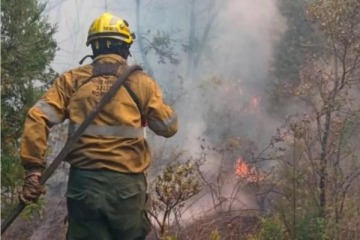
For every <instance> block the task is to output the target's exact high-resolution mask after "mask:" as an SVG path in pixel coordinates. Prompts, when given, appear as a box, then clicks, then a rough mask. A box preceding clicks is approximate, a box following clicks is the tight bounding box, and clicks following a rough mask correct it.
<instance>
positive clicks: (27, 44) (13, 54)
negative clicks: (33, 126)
mask: <svg viewBox="0 0 360 240" xmlns="http://www.w3.org/2000/svg"><path fill="white" fill-rule="evenodd" d="M45 6H46V4H44V3H39V1H37V0H21V1H20V0H3V1H1V24H2V25H1V58H2V61H1V140H2V144H1V182H2V184H1V200H2V203H3V204H2V210H4V209H5V206H8V204H13V203H14V201H15V200H16V198H17V196H16V195H17V190H18V187H19V185H21V184H22V167H21V165H20V159H19V154H18V151H19V140H20V138H21V134H22V128H23V123H24V119H25V115H26V113H27V111H28V109H29V108H30V107H31V106H32V105H33V104H34V103H35V101H36V100H37V99H38V98H39V96H40V94H41V93H42V91H43V89H44V88H46V87H47V86H48V84H49V83H50V81H51V80H52V79H53V78H54V76H55V72H54V71H53V69H52V68H51V67H50V66H49V64H50V62H51V61H52V60H53V58H54V55H55V52H56V50H57V44H56V42H55V40H54V38H53V35H54V33H55V30H56V27H55V26H53V25H51V24H50V23H49V21H48V19H47V18H46V17H45V16H44V15H43V12H44V9H45ZM2 213H3V214H6V211H2Z"/></svg>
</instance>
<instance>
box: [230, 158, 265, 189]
mask: <svg viewBox="0 0 360 240" xmlns="http://www.w3.org/2000/svg"><path fill="white" fill-rule="evenodd" d="M235 174H236V175H237V176H239V177H241V178H244V179H246V180H247V181H248V182H252V183H254V182H259V181H261V180H263V177H262V176H260V174H259V173H258V171H257V169H256V168H255V167H251V168H250V167H249V165H248V164H247V163H246V162H245V161H244V160H243V158H242V157H239V158H238V160H237V162H236V166H235Z"/></svg>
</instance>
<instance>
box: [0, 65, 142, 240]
mask: <svg viewBox="0 0 360 240" xmlns="http://www.w3.org/2000/svg"><path fill="white" fill-rule="evenodd" d="M137 70H142V68H141V67H140V66H138V65H132V66H129V67H127V68H126V69H125V71H124V72H123V74H122V75H120V76H119V77H118V79H117V80H116V81H115V82H114V84H113V85H112V86H111V87H110V89H109V90H108V92H107V93H106V94H105V95H104V96H103V97H102V98H101V100H100V102H99V103H98V104H97V106H96V107H95V109H94V110H93V111H92V112H91V113H90V114H89V116H88V117H87V118H86V119H85V120H84V122H83V123H82V124H81V125H80V126H79V128H78V129H77V130H76V131H75V132H74V133H73V134H72V135H71V136H69V138H68V139H67V141H66V143H65V145H64V147H63V148H62V150H61V151H60V152H59V153H58V155H57V156H56V157H55V159H54V160H53V162H52V163H51V164H50V165H49V167H48V168H47V169H46V170H45V171H44V172H43V173H42V177H41V179H40V183H41V184H42V185H43V184H45V183H46V181H47V180H48V179H49V178H50V176H51V175H52V174H53V173H54V171H55V170H56V168H57V167H58V166H59V165H60V163H61V162H62V161H63V160H64V159H65V157H66V156H67V154H68V153H69V152H70V151H71V150H72V147H73V145H74V143H76V142H77V141H78V140H79V138H80V137H81V135H82V133H83V132H84V131H85V129H86V128H87V127H88V126H89V124H90V123H91V122H92V121H93V120H94V119H95V117H96V116H97V115H98V114H99V113H100V112H101V110H102V109H103V108H104V106H105V105H106V104H107V103H108V102H110V100H111V99H112V98H113V97H114V95H115V94H116V92H117V90H118V89H120V87H121V86H122V85H123V83H124V82H125V80H126V79H127V78H128V77H129V76H130V75H131V74H132V73H133V72H135V71H137ZM25 207H26V204H24V203H23V202H20V203H19V204H18V205H17V206H16V207H15V208H14V209H13V210H12V211H11V212H10V214H9V215H8V216H7V217H6V218H5V220H4V221H3V222H2V223H1V235H3V233H5V231H6V230H7V229H8V227H9V226H10V225H11V224H12V223H13V221H14V220H15V219H16V218H17V216H18V215H19V214H20V213H21V212H22V210H23V209H24V208H25Z"/></svg>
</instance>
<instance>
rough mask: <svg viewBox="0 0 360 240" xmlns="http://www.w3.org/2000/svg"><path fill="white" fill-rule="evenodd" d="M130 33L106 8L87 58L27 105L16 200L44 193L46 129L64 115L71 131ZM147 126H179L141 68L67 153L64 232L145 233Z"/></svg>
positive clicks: (103, 238)
mask: <svg viewBox="0 0 360 240" xmlns="http://www.w3.org/2000/svg"><path fill="white" fill-rule="evenodd" d="M134 38H135V35H134V34H133V33H131V31H130V28H129V24H128V23H127V22H126V20H123V19H121V18H119V17H116V16H114V15H112V14H110V13H104V14H102V15H101V16H100V17H98V18H97V19H95V20H94V21H93V23H92V24H91V26H90V29H89V33H88V37H87V42H86V45H87V46H89V45H90V46H91V48H92V51H93V55H92V56H91V57H92V59H93V61H92V63H91V64H88V65H83V66H81V67H78V68H76V69H73V70H70V71H67V72H65V73H63V74H62V75H60V76H59V77H58V78H57V79H56V80H55V82H54V84H53V85H52V87H51V88H50V89H49V90H48V91H47V92H46V93H45V94H44V95H43V96H42V98H41V99H40V100H39V101H38V102H37V103H36V104H35V105H34V106H33V107H32V108H30V110H29V112H28V113H27V116H26V120H25V127H24V133H23V136H22V139H21V149H20V155H21V160H22V165H23V167H24V169H25V182H24V186H23V190H22V192H21V193H20V200H21V201H22V202H24V203H25V204H28V203H30V202H33V201H36V199H38V197H39V196H40V195H41V194H42V193H44V187H43V186H42V185H40V183H39V179H40V178H41V173H42V171H43V170H44V168H45V164H46V163H45V160H44V155H45V151H46V149H47V139H48V134H49V129H50V128H51V127H52V126H54V125H56V124H59V123H62V122H63V121H64V120H65V119H68V120H69V134H71V133H73V132H74V131H75V130H76V129H77V127H79V125H80V124H81V123H82V122H83V121H84V120H85V119H86V116H87V115H89V113H90V112H91V111H92V110H93V109H94V107H95V106H96V104H97V103H98V102H99V100H100V99H101V97H102V96H103V95H104V94H105V93H106V91H107V90H108V88H109V87H110V85H111V84H112V83H113V82H114V81H115V80H116V79H117V76H119V75H121V72H122V71H123V70H124V66H125V65H126V64H127V58H128V57H129V55H130V50H129V49H130V46H131V44H132V43H133V41H134ZM146 124H147V126H148V127H149V128H150V129H151V130H152V131H153V132H155V133H156V134H157V135H161V136H163V137H166V138H168V137H171V136H173V135H174V134H175V133H176V132H177V116H176V114H175V112H174V111H173V110H172V108H171V107H169V106H168V105H167V104H166V103H164V101H163V96H162V92H161V89H160V87H159V85H158V84H157V83H156V82H155V81H154V79H152V78H151V77H150V76H149V75H147V74H146V73H144V72H143V71H136V72H134V73H133V74H132V75H131V76H130V77H129V78H128V79H127V80H126V82H125V84H124V85H123V86H122V87H121V88H120V89H119V91H118V92H117V93H116V95H115V96H114V98H113V99H112V100H111V101H110V103H108V104H107V105H106V106H105V107H104V109H103V110H102V112H100V113H99V115H98V116H97V117H96V118H95V120H94V121H93V122H92V123H91V124H90V125H89V127H88V128H87V129H86V130H85V131H84V133H83V135H82V137H81V138H80V139H79V141H78V142H77V143H76V144H74V146H73V149H72V150H71V152H70V153H69V155H68V156H67V158H66V161H67V162H68V163H69V164H70V166H71V167H70V173H69V180H68V188H67V193H66V197H67V209H68V223H69V225H68V230H67V239H70V240H71V239H87V240H91V239H94V240H107V239H122V240H133V239H145V237H146V235H147V234H148V232H149V231H150V223H149V221H148V219H147V216H146V211H145V210H146V209H145V202H146V198H147V196H146V188H147V186H146V178H145V176H144V171H145V170H146V169H147V168H148V167H149V164H150V162H151V156H150V149H149V145H148V143H147V141H146V139H145V137H144V127H145V125H146Z"/></svg>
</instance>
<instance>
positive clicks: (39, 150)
mask: <svg viewBox="0 0 360 240" xmlns="http://www.w3.org/2000/svg"><path fill="white" fill-rule="evenodd" d="M70 84H71V73H65V74H63V75H61V76H60V77H59V78H57V79H56V80H55V82H54V84H53V85H52V87H51V88H50V89H49V90H48V91H47V92H46V93H45V94H44V95H43V96H42V98H41V99H40V100H39V101H38V102H37V103H36V104H35V105H34V106H33V107H31V108H30V110H29V111H28V113H27V116H26V119H25V125H24V131H23V136H22V139H21V145H20V157H21V161H22V165H23V167H24V168H25V169H26V170H31V169H40V170H42V169H44V168H45V159H44V157H45V152H46V150H47V140H48V135H49V131H50V128H51V127H52V126H54V125H56V124H59V123H61V122H63V121H64V119H65V118H66V106H67V104H68V100H69V97H70V89H71V88H70Z"/></svg>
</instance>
